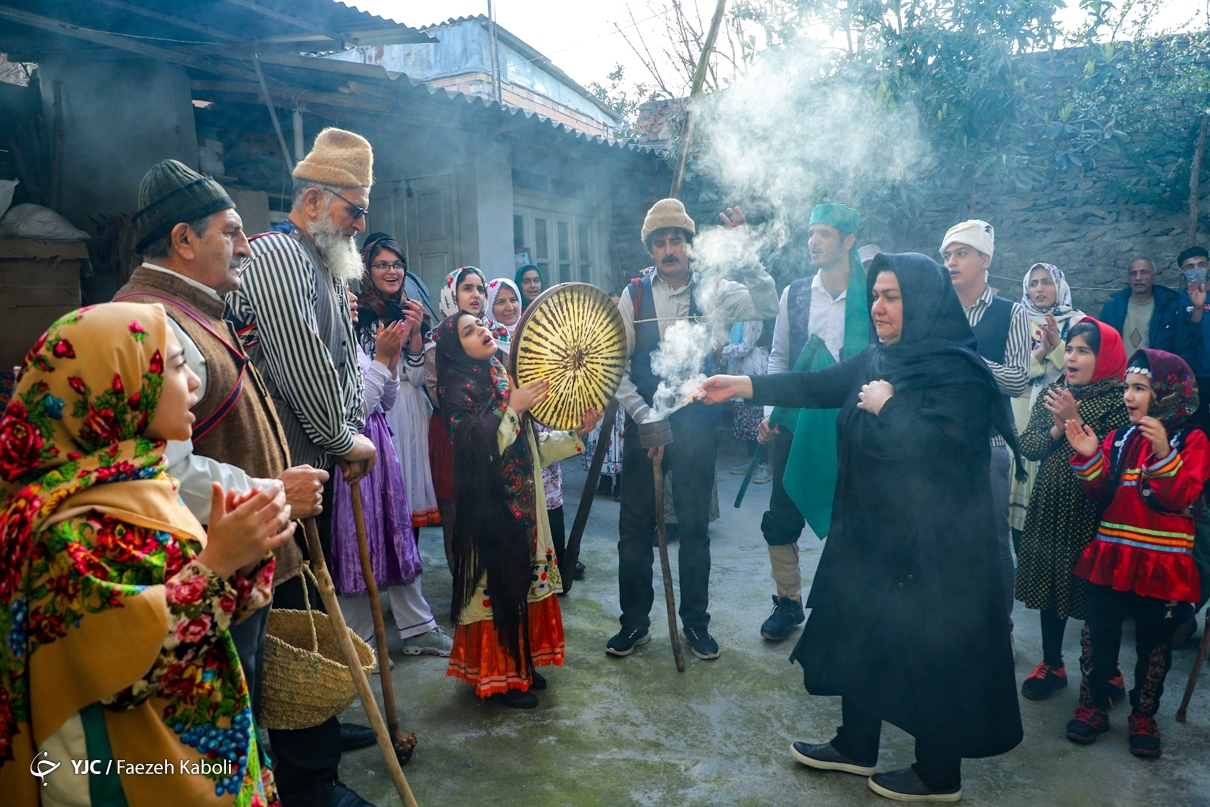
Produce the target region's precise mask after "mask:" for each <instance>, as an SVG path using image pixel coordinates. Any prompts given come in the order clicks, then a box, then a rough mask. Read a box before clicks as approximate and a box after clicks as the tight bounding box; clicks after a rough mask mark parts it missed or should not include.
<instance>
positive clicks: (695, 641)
mask: <svg viewBox="0 0 1210 807" xmlns="http://www.w3.org/2000/svg"><path fill="white" fill-rule="evenodd" d="M681 638H683V639H684V640H685V641H686V642H688V643H689V649H690V650H692V651H693V655H695V656H697V657H698V658H700V659H702V660H703V661H710V660H711V659H716V658H718V642H716V641H714V637H713V636H711V635H710V632H709V631H707V630H706V629H705V628H690V627H688V626H686V627H685V628H683V629H682V630H681Z"/></svg>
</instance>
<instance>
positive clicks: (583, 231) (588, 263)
mask: <svg viewBox="0 0 1210 807" xmlns="http://www.w3.org/2000/svg"><path fill="white" fill-rule="evenodd" d="M591 233H592V228H591V227H589V226H588V223H587V222H586V221H584V220H582V219H577V220H576V246H577V248H578V250H579V256H578V257H579V259H580V261H579V263H580V273H579V277H580V280H583V281H584V282H585V283H588V282H590V280H589V279H590V278H591V277H592V241H591Z"/></svg>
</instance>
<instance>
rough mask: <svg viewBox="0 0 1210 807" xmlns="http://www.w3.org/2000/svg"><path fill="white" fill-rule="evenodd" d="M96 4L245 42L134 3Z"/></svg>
mask: <svg viewBox="0 0 1210 807" xmlns="http://www.w3.org/2000/svg"><path fill="white" fill-rule="evenodd" d="M95 2H97V3H100V4H101V5H103V6H109V7H110V8H116V9H119V10H121V11H126V12H129V13H130V14H137V15H138V16H140V17H146V18H147V19H149V20H156V21H158V22H166V23H168V24H169V25H175V26H176V27H178V28H183V29H185V30H186V31H194V32H196V33H199V34H205V35H206V36H212V37H215V38H216V39H222V40H224V41H227V42H242V41H243V40H242V39H241V38H240V37H238V36H234V35H232V34H229V33H227V32H226V31H216V30H215V29H213V28H207V27H206V26H204V25H198V24H197V23H196V22H189V21H188V20H182V19H181V18H180V17H172V16H169V15H168V14H161V13H160V12H158V11H152V10H151V9H148V8H143V7H142V6H136V5H133V4H132V3H123V2H122V0H95Z"/></svg>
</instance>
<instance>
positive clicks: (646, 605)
mask: <svg viewBox="0 0 1210 807" xmlns="http://www.w3.org/2000/svg"><path fill="white" fill-rule="evenodd" d="M720 219H721V220H722V224H723V226H724V227H727V228H729V229H730V228H738V227H742V226H744V225H745V224H746V221H745V219H744V214H743V212H742V211H741V210H740V209H739V208H728V209H727V211H726V212H725V213H723V214H722V215H721V216H720ZM696 232H697V230H696V227H695V225H694V223H693V219H691V218H689V214H688V213H686V212H685V206H684V205H683V204H681V202H680V201H679V200H677V199H663V200H661V201H659V202H656V203H655V205H653V206H652V208H651V209H650V210H649V211H647V217H646V218H645V219H644V221H643V229H642V233H641V235H640V237H641V238H642V240H643V245H644V246H645V247H646V248H647V252H648V254H649V255H650V256H651V258H652V260H653V261H654V264H655V265H654V267H653V268H654V271H651V272H649V273H648V274H647V275H646V276H645V277H643V278H640V279H637V280H633V281H631V283H630V285H629V286H628V287H627V288H626V290H625V291H623V292H622V297H621V300H620V301H619V302H618V310H619V311H620V312H621V314H622V321H623V323H624V324H625V326H626V342H627V353H628V355H629V357H630V361H629V363H628V364H627V368H626V373H625V374H624V375H623V376H622V383H621V385H620V386H619V387H618V392H617V398H618V402H619V403H620V404H621V405H622V408H623V409H625V410H626V413H627V415H628V417H627V424H628V425H627V429H626V432H625V438H624V440H623V447H622V465H623V467H624V468H625V469H626V470H625V473H623V474H622V495H621V515H620V517H619V520H618V589H619V599H620V603H621V607H622V615H621V617H620V620H619V621H620V622H621V630H620V631H618V633H617V635H615V636H614V637H613V638H611V639H610V640H609V642H608V644H607V645H606V648H605V651H606V652H607V653H609V654H610V655H614V656H628V655H630V654H631V653H632V652H633V651H634V648H635V646H636V645H640V644H644V643H646V642H647V641H649V640H650V635H649V634H648V628H649V627H650V625H651V618H650V613H651V605H652V602H653V600H654V589H653V588H652V566H653V563H654V557H655V556H654V553H653V551H652V540H653V538H654V535H655V519H656V514H655V507H656V502H655V499H654V495H653V492H654V480H653V471H652V466H651V460H650V458H651V457H653V456H656V455H660V456H662V457H663V461H664V467H665V468H666V469H667V470H669V471H671V472H672V474H673V476H674V478H675V479H676V484H675V486H674V490H673V503H674V506H675V508H676V515H677V523H678V525H679V534H680V550H679V552H680V578H681V580H680V582H681V587H680V596H681V602H680V609H679V610H680V616H681V623H682V625H683V628H684V636H685V639H686V641H687V642H688V643H689V645H690V647H691V649H692V650H693V654H694V655H695V656H697V657H698V658H701V659H714V658H718V654H719V651H718V643H717V642H715V641H714V638H713V637H711V636H710V632H709V629H708V626H709V624H710V614H709V613H708V612H707V610H706V608H707V606H708V605H709V599H710V597H709V591H708V586H709V580H710V538H709V535H708V534H707V527H708V525H709V519H710V492H711V489H712V486H713V476H714V466H715V462H716V459H717V445H716V442H715V422H716V421H717V420H718V407H706V406H703V405H702V404H700V403H693V404H690V405H689V406H686V407H684V408H682V409H680V410H678V411H676V412H674V413H672V414H671V415H670V416H669V419H670V420H671V421H672V422H671V428H672V437H673V442H672V444H671V445H668V446H667V447H666V449H667V451H666V453H665V446H660V447H658V448H651V449H646V448H643V445H642V438H641V436H640V431H641V430H643V428H644V425H645V424H651V423H654V422H656V421H657V420H658V419H659V418H657V417H655V416H654V415H653V400H654V396H655V393H656V390H657V388H658V387H659V384H660V381H661V378H660V377H659V376H658V375H656V373H655V372H654V370H653V369H652V356H653V354H655V353H656V351H658V350H659V348H660V346H661V343H662V341H663V339H664V336H665V334H666V332H667V329H668V327H669V326H670V325H672V323H673V322H676V321H682V322H683V321H691V322H698V321H702V320H704V319H706V318H707V317H708V318H709V319H710V320H712V322H713V325H714V327H715V328H716V329H717V328H724V327H726V328H729V327H730V326H731V325H732V324H734V323H736V322H747V321H749V320H757V319H771V318H773V317H774V316H776V315H777V291H776V288H775V286H774V285H773V278H772V277H770V276H769V274H768V272H766V271H765V269H764V267H763V266H761V264H760V261H759V260H758V259H757V258H756V256H755V255H753V256H751V257H749V258H748V259H747V260H746V261H745V262H744V264H743V265H741V266H738V267H736V269H738V270H739V274H740V277H741V279H742V281H743V282H742V283H740V282H736V281H733V280H724V279H722V278H718V277H704V276H702V275H699V274H698V273H697V272H694V271H693V268H692V267H691V265H690V257H691V252H692V250H691V246H690V244H691V242H692V239H693V236H694V234H695V233H696ZM706 301H709V303H710V306H711V307H710V309H709V310H704V309H703V305H704V303H705V302H706ZM706 330H707V333H708V332H709V329H708V328H707V329H706ZM697 338H709V337H708V336H705V337H697ZM709 348H710V349H708V351H707V352H708V354H709V355H708V356H707V359H706V362H705V364H706V365H707V366H704V367H703V368H702V371H703V372H704V373H706V374H707V375H709V374H711V373H713V372H714V366H713V356H714V351H713V349H712V348H713V345H710V346H709ZM634 424H638V425H634Z"/></svg>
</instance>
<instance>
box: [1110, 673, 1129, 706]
mask: <svg viewBox="0 0 1210 807" xmlns="http://www.w3.org/2000/svg"><path fill="white" fill-rule="evenodd" d="M1109 686H1111V687H1113V692H1111V693H1110V695H1109V699H1110V700H1111V701H1112V702H1114V703H1118V702H1119V701H1121V700H1122V698H1124V697H1126V679H1125V677H1123V675H1122V668H1121V667H1118V671H1117V673H1116V674H1115V675H1114V676H1113V678H1110V679H1109Z"/></svg>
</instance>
